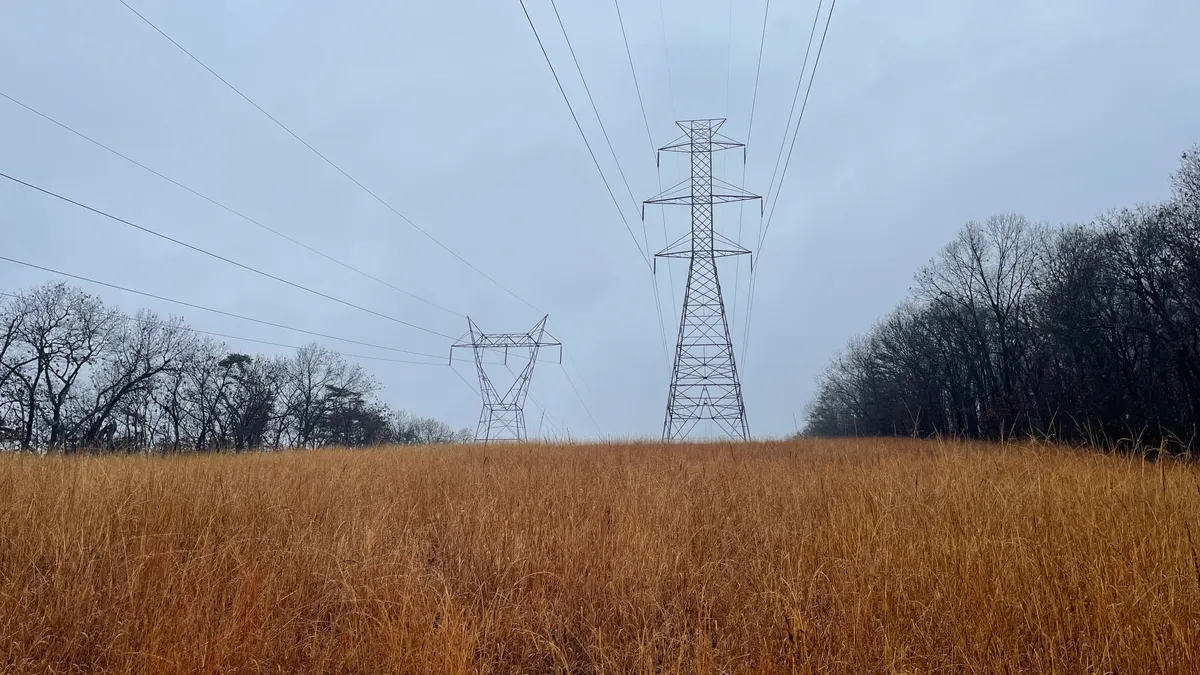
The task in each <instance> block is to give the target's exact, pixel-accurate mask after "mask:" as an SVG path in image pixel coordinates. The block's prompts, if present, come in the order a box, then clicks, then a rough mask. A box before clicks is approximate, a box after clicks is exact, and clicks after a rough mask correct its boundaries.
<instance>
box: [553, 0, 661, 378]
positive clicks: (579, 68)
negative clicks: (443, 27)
mask: <svg viewBox="0 0 1200 675" xmlns="http://www.w3.org/2000/svg"><path fill="white" fill-rule="evenodd" d="M550 6H551V7H552V8H553V9H554V16H555V18H556V19H558V27H559V29H560V30H561V31H562V35H563V40H565V41H566V43H567V49H568V50H569V51H570V52H571V60H572V61H574V62H575V70H576V72H578V73H579V80H580V81H581V82H583V89H584V91H585V92H587V97H588V102H589V103H590V104H591V106H592V113H593V114H595V115H596V122H597V123H598V124H599V125H600V132H601V133H602V134H604V142H605V143H607V144H608V152H609V154H611V155H612V158H613V163H614V164H616V165H617V172H618V173H619V174H620V175H621V181H622V182H623V183H624V184H625V191H626V192H628V193H629V201H630V202H632V203H633V210H634V211H635V212H636V211H637V210H638V208H639V207H640V205H639V204H638V201H637V197H634V196H633V190H632V189H631V188H630V187H629V181H628V180H627V179H626V178H625V170H624V169H623V168H621V160H619V159H618V158H617V151H616V150H615V149H613V144H612V139H611V138H609V135H608V129H606V128H605V126H604V120H603V119H602V118H601V117H600V109H599V108H598V107H597V106H596V99H595V98H593V97H592V89H591V87H589V86H588V83H587V78H586V77H585V76H584V74H583V67H582V66H580V65H579V59H578V58H577V57H576V56H575V47H573V46H572V45H571V38H570V36H569V35H567V27H566V25H564V24H563V20H562V15H561V14H559V13H558V5H557V4H556V3H555V2H554V0H550ZM531 25H532V24H531ZM534 32H535V33H536V29H535V31H534ZM539 43H540V40H539ZM551 69H553V66H552V67H551ZM565 95H566V94H565V93H564V96H565ZM639 99H640V94H639ZM568 105H570V103H569V102H568ZM572 114H574V112H572ZM642 114H643V117H644V116H645V110H643V111H642ZM582 131H583V130H582V129H580V132H581V133H582ZM585 140H586V138H585ZM597 168H599V167H597ZM601 175H602V176H603V172H601ZM621 217H622V218H624V215H622V216H621ZM626 225H627V226H628V223H627V224H626ZM642 243H643V244H644V245H645V247H646V254H647V255H648V254H649V253H650V241H649V239H648V238H647V237H646V221H645V219H643V220H642ZM651 267H652V269H653V266H651ZM650 286H651V288H653V289H654V307H655V310H656V311H655V317H656V318H657V319H658V333H659V338H660V339H661V340H662V348H663V359H667V358H668V357H667V351H668V350H667V331H666V327H665V326H664V325H663V320H662V300H661V298H660V297H659V293H658V284H656V283H655V282H654V279H653V278H651V280H650Z"/></svg>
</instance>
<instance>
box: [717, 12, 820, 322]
mask: <svg viewBox="0 0 1200 675" xmlns="http://www.w3.org/2000/svg"><path fill="white" fill-rule="evenodd" d="M770 14H771V0H767V3H766V6H765V7H764V8H763V23H762V34H761V35H759V38H758V65H756V66H755V67H754V94H753V95H751V97H750V124H749V126H748V127H747V129H746V144H747V145H749V144H750V139H751V138H752V136H753V134H754V110H755V108H756V107H757V106H758V82H759V77H760V76H761V75H762V58H763V47H765V46H766V44H767V17H768V16H770ZM803 74H804V73H803V71H801V76H802V77H803ZM786 135H787V132H786V131H785V132H784V136H785V137H786ZM741 184H742V185H745V184H746V163H745V162H743V163H742V182H741ZM768 192H769V191H768ZM745 213H746V205H745V203H741V204H738V233H737V243H738V246H741V244H742V222H743V217H744V216H745ZM741 278H742V260H741V258H738V261H737V267H736V268H735V269H734V277H733V311H734V312H736V311H737V299H738V293H737V289H738V288H739V287H740V286H741ZM746 290H747V292H748V291H749V288H747V289H746ZM747 302H749V300H748V299H747Z"/></svg>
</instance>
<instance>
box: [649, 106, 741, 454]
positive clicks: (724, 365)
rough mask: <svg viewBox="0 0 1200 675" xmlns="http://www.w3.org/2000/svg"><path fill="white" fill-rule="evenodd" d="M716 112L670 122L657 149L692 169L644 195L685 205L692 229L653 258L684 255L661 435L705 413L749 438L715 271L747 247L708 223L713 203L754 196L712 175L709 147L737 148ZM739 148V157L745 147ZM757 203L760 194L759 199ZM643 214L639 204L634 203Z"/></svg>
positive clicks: (670, 435) (682, 430) (683, 428)
mask: <svg viewBox="0 0 1200 675" xmlns="http://www.w3.org/2000/svg"><path fill="white" fill-rule="evenodd" d="M724 123H725V120H723V119H707V120H684V121H682V122H676V124H677V125H679V128H681V129H683V132H684V134H683V136H682V137H680V138H678V139H676V140H675V141H673V142H672V143H670V144H668V145H666V146H663V147H661V148H659V152H681V153H687V154H689V155H691V159H692V175H691V178H690V179H688V180H684V181H683V182H681V183H679V184H678V185H675V186H674V187H672V188H669V189H668V190H666V191H665V192H663V193H662V194H660V195H658V196H656V197H654V198H653V199H647V200H646V201H645V203H646V204H676V205H684V206H690V207H691V209H692V230H691V232H690V233H689V234H686V235H684V236H683V237H681V238H680V239H679V240H677V241H676V242H675V243H673V244H671V245H670V246H668V247H667V248H665V249H663V250H662V251H661V252H659V253H657V254H655V256H654V257H655V266H656V267H657V259H658V258H687V259H688V260H689V261H690V262H689V265H688V280H687V289H686V291H685V292H684V296H683V311H682V313H681V317H680V320H679V339H678V341H677V343H676V346H675V366H674V368H673V369H672V372H671V388H670V391H669V392H668V395H667V415H666V420H665V422H664V423H663V440H667V441H670V440H677V439H681V438H685V437H687V435H688V434H690V433H691V432H692V430H693V429H694V428H695V427H696V425H697V424H698V423H699V422H700V421H701V420H713V421H714V422H715V423H716V425H717V427H718V428H719V429H720V430H721V431H722V432H724V433H725V434H727V435H728V436H729V437H731V438H735V439H741V440H749V439H750V427H749V425H748V424H747V422H746V406H745V404H744V402H743V401H742V385H741V382H740V381H739V380H738V373H737V365H736V364H735V363H734V356H733V341H732V340H731V338H730V336H729V321H728V319H727V318H726V316H725V303H724V300H723V298H722V296H721V281H720V279H719V277H718V276H717V258H722V257H726V256H734V255H749V254H750V251H749V250H747V249H745V248H742V247H741V246H740V245H738V244H736V243H734V242H733V241H730V240H729V239H727V238H725V237H723V236H721V235H720V234H718V233H717V232H715V231H714V229H713V205H714V204H727V203H730V202H740V201H746V200H750V199H761V197H759V196H758V195H754V194H750V193H749V192H746V191H745V190H742V189H741V188H739V187H735V186H733V185H730V184H729V183H726V182H725V181H722V180H719V179H716V178H713V175H712V156H713V153H714V152H719V151H721V150H732V149H735V148H745V145H743V144H742V143H738V142H737V141H734V140H733V139H730V138H728V137H726V136H724V135H722V134H720V133H718V130H719V129H720V128H721V125H722V124H724ZM742 152H743V161H744V157H745V154H744V153H745V150H743V151H742ZM759 208H760V209H761V202H760V207H759ZM642 217H643V219H644V218H645V208H644V207H643V210H642Z"/></svg>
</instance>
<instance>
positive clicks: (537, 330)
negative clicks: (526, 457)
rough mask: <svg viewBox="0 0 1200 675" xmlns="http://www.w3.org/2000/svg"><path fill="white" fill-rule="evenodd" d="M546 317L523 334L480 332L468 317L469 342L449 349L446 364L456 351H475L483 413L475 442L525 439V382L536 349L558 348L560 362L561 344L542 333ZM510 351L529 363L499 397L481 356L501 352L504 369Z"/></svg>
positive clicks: (544, 332) (456, 344)
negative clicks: (469, 349) (524, 358)
mask: <svg viewBox="0 0 1200 675" xmlns="http://www.w3.org/2000/svg"><path fill="white" fill-rule="evenodd" d="M549 318H550V316H549V315H546V316H544V317H542V320H541V321H539V322H537V325H535V326H534V327H533V328H532V329H531V330H530V331H529V332H527V333H484V332H483V331H481V330H479V327H478V326H476V325H475V322H474V321H472V320H471V317H467V336H469V337H470V340H469V341H465V340H462V339H460V341H459V342H456V343H454V344H453V345H451V346H450V363H451V365H453V364H454V350H455V349H456V348H459V347H470V348H471V349H472V350H474V352H475V369H476V370H477V371H478V373H479V393H480V395H481V396H482V397H483V411H482V412H480V414H479V425H478V426H477V427H476V428H475V441H476V442H480V443H489V442H491V441H524V440H526V436H525V398H526V396H528V395H529V382H530V380H532V379H533V366H534V365H535V364H536V363H537V356H538V350H539V349H541V348H542V347H558V358H559V363H561V362H562V343H561V342H559V341H558V340H557V339H555V338H554V336H553V335H550V334H549V333H547V332H546V321H547V320H548V319H549ZM546 336H549V337H550V340H546V339H545V338H546ZM464 337H466V336H464ZM513 350H515V351H517V352H518V353H522V352H523V353H524V354H523V355H524V356H527V357H528V358H529V361H528V363H526V364H525V367H524V368H523V369H522V370H521V372H520V373H519V374H517V375H516V379H515V380H514V381H513V383H512V385H510V386H509V388H508V390H507V391H506V392H505V393H504V395H503V396H501V395H500V391H499V390H498V389H496V387H495V385H493V384H492V379H491V378H490V377H489V376H488V373H487V370H486V369H485V368H484V365H485V364H487V362H486V361H485V360H484V357H485V356H487V355H488V353H489V352H491V353H494V354H497V355H498V354H499V353H501V352H503V354H504V362H503V365H504V366H506V367H507V366H508V357H509V352H510V351H513ZM493 365H495V364H493Z"/></svg>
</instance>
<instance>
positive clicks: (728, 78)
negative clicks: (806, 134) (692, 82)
mask: <svg viewBox="0 0 1200 675" xmlns="http://www.w3.org/2000/svg"><path fill="white" fill-rule="evenodd" d="M726 23H727V25H728V30H727V31H726V33H725V117H729V89H730V85H731V83H732V82H733V0H729V19H728V20H727V22H726ZM746 142H747V143H749V142H750V139H746ZM743 183H745V181H744V180H743Z"/></svg>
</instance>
